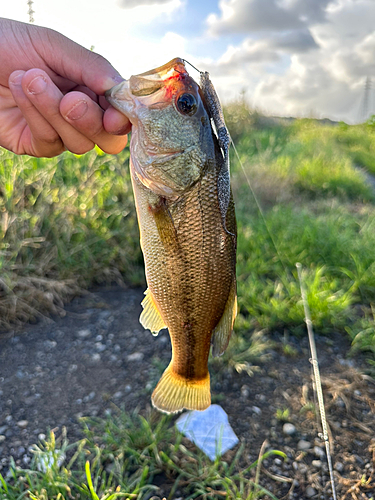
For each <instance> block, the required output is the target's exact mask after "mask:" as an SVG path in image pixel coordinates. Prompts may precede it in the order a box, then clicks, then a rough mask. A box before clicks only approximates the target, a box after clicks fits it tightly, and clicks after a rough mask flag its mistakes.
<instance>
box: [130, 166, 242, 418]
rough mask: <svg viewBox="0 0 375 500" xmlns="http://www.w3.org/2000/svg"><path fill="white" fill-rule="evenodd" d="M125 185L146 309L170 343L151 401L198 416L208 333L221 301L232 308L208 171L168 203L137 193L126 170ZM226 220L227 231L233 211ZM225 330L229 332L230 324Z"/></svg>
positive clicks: (213, 180)
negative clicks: (132, 207) (130, 196)
mask: <svg viewBox="0 0 375 500" xmlns="http://www.w3.org/2000/svg"><path fill="white" fill-rule="evenodd" d="M132 181H133V189H134V193H135V200H136V207H137V214H138V221H139V226H140V233H141V246H142V251H143V254H144V259H145V267H146V278H147V283H148V292H147V293H148V294H149V303H150V307H152V308H154V311H153V313H154V314H155V315H156V316H157V315H159V324H162V325H165V326H167V327H168V330H169V334H170V337H171V343H172V360H171V363H170V365H169V366H168V368H167V370H166V371H165V372H164V375H163V376H162V378H161V380H160V381H159V384H158V385H157V387H156V389H155V391H154V393H153V396H152V401H153V404H154V406H156V407H157V408H158V409H160V410H161V411H164V412H168V413H170V412H177V411H180V410H182V409H183V408H187V409H198V410H203V409H205V408H207V407H208V406H209V405H210V402H211V395H210V382H209V372H208V366H207V362H208V355H209V351H210V344H211V337H212V333H213V331H214V329H215V327H217V325H218V323H219V322H220V320H221V318H222V317H223V313H224V311H225V310H226V305H227V303H228V299H229V300H231V301H235V241H234V238H233V235H231V234H229V233H228V232H226V231H225V229H224V228H223V224H222V220H221V215H220V209H219V205H218V196H217V175H216V169H215V166H214V165H211V168H207V171H206V172H205V174H204V175H203V176H202V178H201V179H200V180H199V181H198V182H197V183H196V184H195V185H194V186H192V187H191V188H190V189H189V190H188V191H186V192H185V193H184V194H183V195H182V196H180V197H179V198H178V199H177V200H175V201H173V202H170V201H168V200H166V199H164V198H161V197H159V196H157V195H155V194H154V193H152V192H151V191H150V190H149V189H147V188H146V187H145V186H143V184H141V182H140V181H139V179H138V178H137V176H136V174H135V172H134V170H133V169H132ZM231 204H232V205H233V202H231ZM232 212H233V216H232V215H231V214H232ZM228 214H229V216H228V221H227V224H228V229H229V231H230V232H232V231H235V221H234V208H233V206H231V207H230V210H228ZM232 219H233V220H232ZM233 226H234V227H233ZM229 309H230V308H229ZM229 314H232V315H233V307H232V311H230V312H229ZM234 314H235V313H234ZM229 323H231V325H230V330H231V328H232V326H233V321H229ZM229 335H230V332H228V340H229ZM225 347H226V346H225ZM225 347H224V348H225Z"/></svg>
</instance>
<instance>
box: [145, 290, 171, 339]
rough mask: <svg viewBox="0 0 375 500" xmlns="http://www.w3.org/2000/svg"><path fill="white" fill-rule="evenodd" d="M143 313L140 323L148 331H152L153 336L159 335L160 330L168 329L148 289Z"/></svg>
mask: <svg viewBox="0 0 375 500" xmlns="http://www.w3.org/2000/svg"><path fill="white" fill-rule="evenodd" d="M141 305H142V307H143V311H142V313H141V315H140V317H139V322H140V323H141V325H142V326H143V328H145V329H146V330H147V329H148V330H151V333H152V334H153V335H157V334H158V333H159V331H160V330H162V329H163V328H167V325H166V324H165V322H164V320H163V318H162V317H161V314H160V312H159V310H158V308H157V305H156V303H155V299H154V297H153V295H152V293H151V292H150V290H149V289H148V288H147V290H146V291H145V298H144V299H143V300H142V304H141Z"/></svg>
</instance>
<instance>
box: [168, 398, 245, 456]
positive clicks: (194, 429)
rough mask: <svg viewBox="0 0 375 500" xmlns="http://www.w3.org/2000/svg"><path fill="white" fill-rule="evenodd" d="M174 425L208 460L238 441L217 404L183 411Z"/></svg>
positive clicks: (223, 412) (226, 416)
mask: <svg viewBox="0 0 375 500" xmlns="http://www.w3.org/2000/svg"><path fill="white" fill-rule="evenodd" d="M176 426H177V429H178V430H179V431H180V432H181V433H182V434H184V435H185V436H186V437H187V438H188V439H190V440H191V441H192V442H193V443H194V444H195V445H196V446H198V448H200V449H201V450H202V451H203V453H205V454H206V455H207V456H208V458H209V459H210V460H215V458H217V457H220V456H221V455H223V454H224V453H225V452H226V451H228V450H230V449H231V448H233V446H235V445H236V444H237V443H238V438H237V436H236V435H235V433H234V432H233V429H232V427H231V426H230V425H229V421H228V415H227V414H226V413H225V411H224V410H223V408H222V407H221V406H219V405H211V406H210V407H209V408H207V410H204V411H188V412H186V413H183V414H182V415H181V417H180V418H179V419H178V420H177V422H176Z"/></svg>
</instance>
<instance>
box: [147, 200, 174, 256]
mask: <svg viewBox="0 0 375 500" xmlns="http://www.w3.org/2000/svg"><path fill="white" fill-rule="evenodd" d="M150 209H151V211H152V214H153V217H154V221H155V224H156V227H157V230H158V233H159V236H160V240H161V242H162V244H163V246H164V248H165V250H166V251H168V252H175V251H177V249H178V240H177V231H176V227H175V225H174V221H173V218H172V215H171V213H170V211H169V209H168V206H167V202H166V200H165V198H162V197H159V202H158V203H157V204H156V205H155V206H150Z"/></svg>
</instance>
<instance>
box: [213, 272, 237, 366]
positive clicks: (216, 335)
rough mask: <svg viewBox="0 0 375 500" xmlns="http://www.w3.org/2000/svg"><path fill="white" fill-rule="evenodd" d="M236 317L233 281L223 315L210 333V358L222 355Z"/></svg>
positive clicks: (234, 285)
mask: <svg viewBox="0 0 375 500" xmlns="http://www.w3.org/2000/svg"><path fill="white" fill-rule="evenodd" d="M236 315H237V294H236V282H235V281H233V283H232V286H231V289H230V292H229V296H228V300H227V303H226V305H225V309H224V312H223V315H222V317H221V319H220V321H219V323H218V324H217V325H216V327H215V329H214V331H213V333H212V337H211V343H212V356H214V357H216V356H221V355H222V354H223V353H224V351H225V349H226V348H227V347H228V343H229V339H230V336H231V334H232V330H233V324H234V320H235V318H236Z"/></svg>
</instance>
